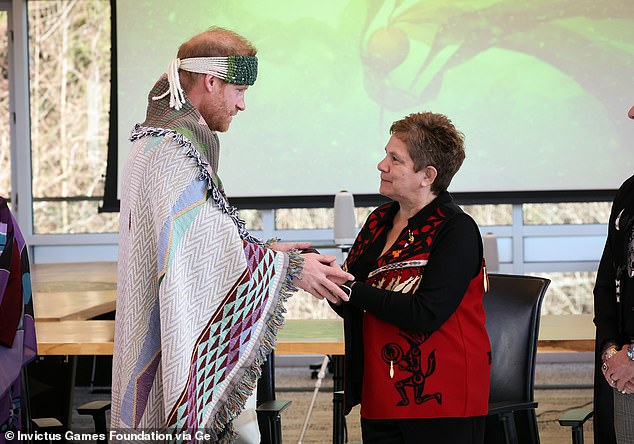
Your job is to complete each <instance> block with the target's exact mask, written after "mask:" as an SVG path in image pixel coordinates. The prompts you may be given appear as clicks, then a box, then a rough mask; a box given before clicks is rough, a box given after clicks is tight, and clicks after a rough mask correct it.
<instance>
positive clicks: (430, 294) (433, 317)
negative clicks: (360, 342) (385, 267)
mask: <svg viewBox="0 0 634 444" xmlns="http://www.w3.org/2000/svg"><path fill="white" fill-rule="evenodd" d="M481 260H482V246H481V241H480V235H479V232H478V228H477V226H476V225H475V223H474V222H473V220H472V219H471V218H470V217H469V216H467V215H466V214H459V215H457V216H455V217H453V218H452V219H451V220H449V221H447V222H446V225H445V226H444V227H443V229H442V231H441V232H440V233H439V234H438V237H437V238H436V239H435V240H434V245H433V247H432V251H431V253H430V257H429V262H428V264H427V266H426V267H425V270H424V272H423V276H422V279H421V282H420V285H419V287H418V289H417V290H416V291H415V292H414V293H413V294H403V293H400V292H394V291H388V290H382V289H378V288H374V287H372V286H370V285H366V284H364V283H361V282H357V283H355V285H354V287H353V291H352V294H351V296H350V301H349V303H350V304H352V305H354V306H356V307H358V308H361V309H364V310H367V311H368V312H370V313H372V314H373V315H374V316H376V317H378V318H380V319H383V320H384V321H387V322H389V323H391V324H394V325H396V326H398V327H400V328H404V329H411V330H416V331H424V332H431V331H435V330H437V329H438V328H440V326H441V325H442V324H443V323H444V322H445V321H446V320H447V319H448V318H449V317H450V316H451V315H452V314H453V313H454V312H455V311H456V309H457V308H458V305H460V302H461V301H462V298H463V296H464V294H465V292H466V291H467V288H468V286H469V283H470V281H471V279H472V278H473V277H474V276H475V275H476V274H477V272H478V271H479V269H480V263H481Z"/></svg>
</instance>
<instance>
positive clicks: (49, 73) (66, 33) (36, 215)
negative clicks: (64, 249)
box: [28, 0, 118, 234]
mask: <svg viewBox="0 0 634 444" xmlns="http://www.w3.org/2000/svg"><path fill="white" fill-rule="evenodd" d="M109 17H110V5H109V2H108V1H106V0H82V1H72V2H69V1H65V0H57V1H29V2H28V21H29V55H30V66H29V70H30V72H29V81H30V96H31V144H32V152H31V156H32V171H33V182H32V183H33V231H34V233H37V234H48V233H100V232H101V233H104V232H115V231H117V230H118V225H117V223H118V214H116V213H104V214H99V213H98V207H99V204H100V203H101V200H102V196H103V187H104V180H103V175H104V174H105V170H106V155H107V139H108V113H109V108H110V103H109V94H110V20H109V19H108V18H109Z"/></svg>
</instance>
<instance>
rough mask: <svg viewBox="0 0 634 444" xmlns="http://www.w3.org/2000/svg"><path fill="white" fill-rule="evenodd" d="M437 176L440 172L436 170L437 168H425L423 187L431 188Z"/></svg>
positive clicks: (428, 166) (429, 166)
mask: <svg viewBox="0 0 634 444" xmlns="http://www.w3.org/2000/svg"><path fill="white" fill-rule="evenodd" d="M437 176H438V170H436V168H435V167H433V166H431V165H427V166H426V167H425V168H423V181H422V183H421V185H423V186H424V187H428V186H430V185H431V184H432V183H434V180H436V177H437Z"/></svg>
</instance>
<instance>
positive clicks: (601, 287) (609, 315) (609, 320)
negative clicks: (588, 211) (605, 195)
mask: <svg viewBox="0 0 634 444" xmlns="http://www.w3.org/2000/svg"><path fill="white" fill-rule="evenodd" d="M618 200H619V193H617V196H616V197H615V200H614V202H613V204H612V211H611V214H610V219H609V222H608V237H607V240H606V242H605V247H604V249H603V254H602V255H601V261H600V262H599V268H598V270H597V278H596V281H595V285H594V291H593V293H594V324H595V325H596V327H597V348H598V349H600V350H602V351H605V350H607V349H608V348H609V347H610V346H611V345H613V344H616V341H617V340H618V337H619V318H618V316H619V313H618V311H619V310H618V305H617V302H616V282H615V278H616V270H615V269H614V252H613V251H612V244H613V237H614V224H615V220H616V218H617V214H616V211H617V208H618V205H617V202H618Z"/></svg>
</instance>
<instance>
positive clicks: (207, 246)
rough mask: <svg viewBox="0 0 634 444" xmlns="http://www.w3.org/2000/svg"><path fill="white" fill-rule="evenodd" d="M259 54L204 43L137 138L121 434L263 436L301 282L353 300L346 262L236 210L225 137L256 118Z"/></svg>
mask: <svg viewBox="0 0 634 444" xmlns="http://www.w3.org/2000/svg"><path fill="white" fill-rule="evenodd" d="M255 54H256V50H255V48H254V47H253V45H252V44H251V43H250V42H248V41H247V40H246V39H245V38H243V37H242V36H240V35H238V34H236V33H234V32H232V31H229V30H226V29H222V28H211V29H210V30H208V31H206V32H203V33H201V34H199V35H197V36H194V37H193V38H192V39H190V40H189V41H187V42H185V43H184V44H183V45H181V47H180V48H179V51H178V56H177V58H176V59H175V60H174V61H172V63H171V64H170V66H169V70H168V72H167V75H164V76H163V77H161V78H160V79H159V81H158V82H157V83H156V84H155V86H154V87H153V88H152V90H151V91H150V94H149V103H148V108H147V115H146V119H145V121H144V122H143V123H142V124H140V125H137V126H136V127H135V129H134V130H133V131H132V134H131V137H130V140H131V141H132V142H133V146H132V149H131V151H130V156H129V159H128V163H127V165H126V168H125V170H124V175H123V178H122V185H123V191H122V195H121V210H120V233H119V259H118V288H117V312H116V328H115V349H114V355H113V377H112V420H111V424H112V428H113V429H115V430H119V431H122V432H123V431H125V432H128V433H129V432H130V431H147V430H158V431H161V432H166V433H171V434H172V436H181V437H183V436H192V437H194V438H193V439H196V438H195V436H196V434H197V433H199V432H204V434H205V435H206V436H208V437H209V438H210V441H212V442H223V443H224V442H236V440H237V439H243V440H242V441H238V442H259V434H258V431H257V424H255V426H254V427H253V424H254V423H255V421H254V420H251V421H248V418H247V420H246V421H244V420H245V415H247V414H249V412H250V414H251V415H254V410H253V407H254V406H255V399H254V396H252V394H253V392H254V388H255V386H256V382H257V378H258V377H259V375H260V366H261V364H262V363H263V361H264V360H265V359H266V357H267V356H268V355H269V353H270V352H271V351H272V350H273V347H274V344H275V337H276V334H277V330H278V328H279V327H280V326H281V325H282V324H283V322H284V319H283V315H284V313H285V309H284V302H285V300H286V299H287V298H288V297H289V296H290V295H291V293H292V292H293V291H295V290H296V287H299V288H302V289H303V290H306V291H308V292H310V293H312V294H313V295H315V296H316V297H318V298H327V299H328V300H329V301H331V302H333V303H338V302H340V301H342V300H347V299H348V297H347V295H346V293H344V292H343V291H342V290H341V289H340V288H339V285H340V284H343V283H345V282H347V281H348V280H351V279H353V276H352V275H350V274H349V273H346V272H344V271H342V270H341V268H340V267H339V266H338V265H337V264H336V262H335V258H334V257H331V256H324V255H320V254H317V253H302V251H301V250H300V249H301V248H306V247H308V244H294V245H286V244H278V243H277V242H276V241H275V240H273V241H269V242H266V243H264V242H262V241H260V240H259V239H256V238H255V237H253V236H252V235H251V234H249V232H248V231H247V229H246V228H245V224H244V221H242V220H241V219H240V218H239V216H238V212H237V210H236V209H235V208H234V207H232V206H231V205H229V203H228V202H227V199H226V196H225V193H224V191H223V188H222V183H221V181H220V178H219V177H218V173H217V171H218V156H219V141H218V136H217V134H216V132H217V131H220V132H223V131H227V130H228V129H229V126H230V124H231V120H232V119H233V117H234V116H235V115H236V114H237V113H238V112H239V111H244V109H245V107H246V106H245V100H244V95H245V92H246V91H247V89H248V88H249V86H251V85H253V83H254V82H255V79H256V77H257V66H258V64H257V58H256V57H255ZM245 405H246V408H245ZM243 412H244V415H243V414H242V413H243ZM234 420H235V421H234ZM234 422H235V424H234ZM241 422H246V423H250V424H251V425H252V428H251V430H253V433H254V434H255V435H256V436H255V437H254V438H253V439H252V440H250V441H245V440H244V438H245V436H246V433H240V435H241V436H240V437H238V436H237V433H235V432H243V431H244V430H245V429H247V428H248V427H242V426H241V425H239V424H240V423H241ZM234 425H235V432H234V427H233V426H234Z"/></svg>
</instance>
